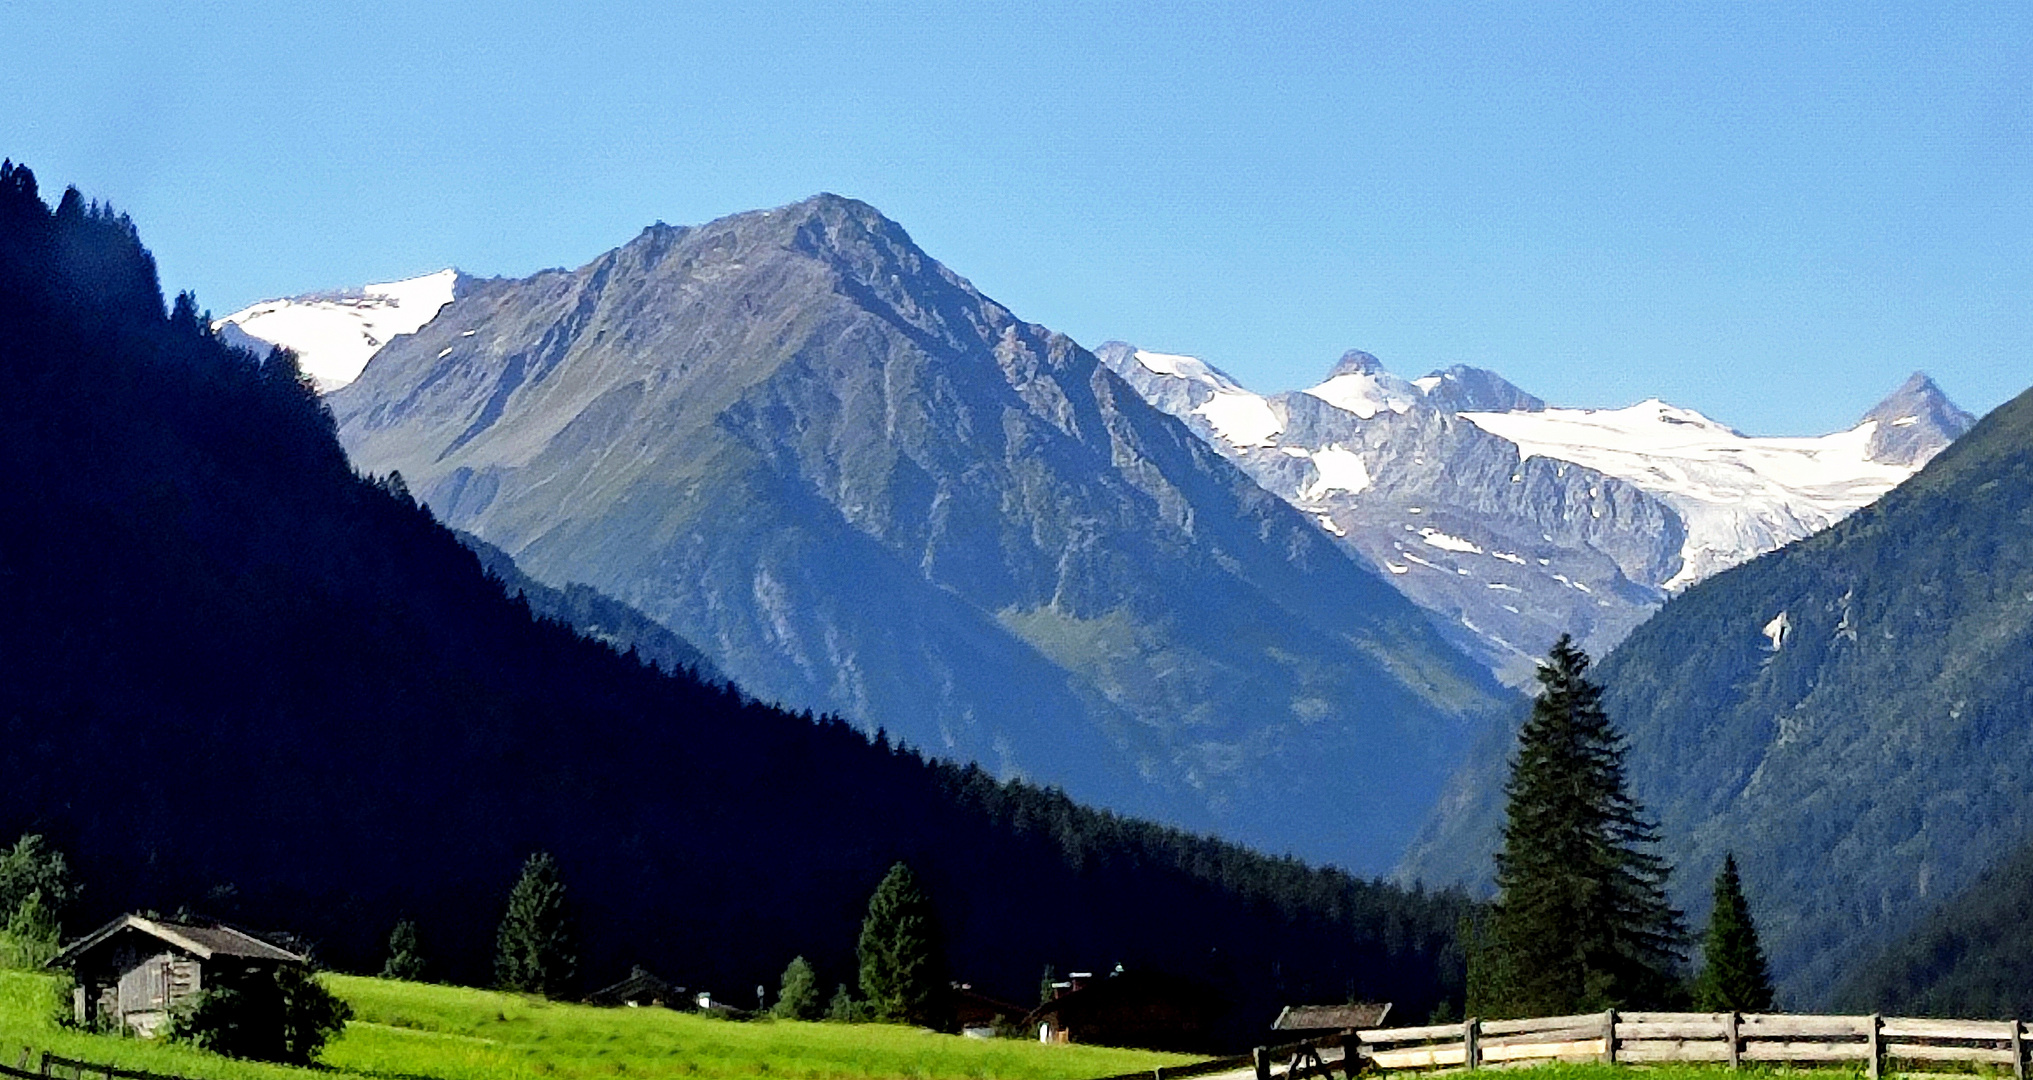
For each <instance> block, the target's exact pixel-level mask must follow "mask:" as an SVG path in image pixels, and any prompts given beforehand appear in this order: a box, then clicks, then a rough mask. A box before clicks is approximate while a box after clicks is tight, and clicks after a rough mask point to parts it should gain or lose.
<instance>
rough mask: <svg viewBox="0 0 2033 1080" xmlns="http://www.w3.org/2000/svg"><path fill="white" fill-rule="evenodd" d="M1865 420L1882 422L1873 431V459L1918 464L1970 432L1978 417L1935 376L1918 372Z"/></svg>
mask: <svg viewBox="0 0 2033 1080" xmlns="http://www.w3.org/2000/svg"><path fill="white" fill-rule="evenodd" d="M1864 421H1865V422H1870V421H1876V422H1877V425H1878V426H1877V429H1876V430H1875V431H1873V432H1872V433H1871V446H1870V455H1871V460H1872V461H1882V462H1887V463H1890V464H1895V465H1918V464H1924V463H1925V462H1926V461H1927V459H1928V458H1931V457H1933V456H1934V455H1935V454H1938V453H1940V452H1941V448H1942V447H1944V446H1947V445H1948V444H1949V443H1951V442H1953V441H1954V440H1955V439H1956V437H1957V436H1960V435H1961V434H1962V433H1963V432H1965V431H1968V430H1969V429H1970V425H1971V424H1974V423H1976V417H1973V416H1971V415H1970V414H1968V413H1966V412H1964V411H1962V410H1961V409H1958V408H1956V406H1955V403H1954V402H1952V401H1950V400H1948V395H1947V394H1944V393H1942V392H1941V388H1940V387H1939V386H1936V385H1934V380H1933V379H1930V378H1928V377H1927V374H1926V373H1925V372H1921V371H1916V372H1914V373H1913V374H1912V375H1911V376H1909V377H1908V378H1907V379H1906V381H1905V382H1904V383H1903V384H1901V385H1900V387H1899V388H1898V389H1897V390H1894V391H1892V393H1891V396H1889V397H1887V398H1886V399H1885V400H1883V401H1880V402H1878V404H1877V405H1876V406H1875V407H1874V408H1872V409H1871V411H1870V412H1867V413H1865V414H1864Z"/></svg>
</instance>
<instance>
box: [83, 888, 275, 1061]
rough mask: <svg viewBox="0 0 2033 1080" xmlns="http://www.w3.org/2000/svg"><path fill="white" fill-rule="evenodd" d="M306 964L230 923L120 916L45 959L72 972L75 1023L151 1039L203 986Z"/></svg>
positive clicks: (224, 983)
mask: <svg viewBox="0 0 2033 1080" xmlns="http://www.w3.org/2000/svg"><path fill="white" fill-rule="evenodd" d="M306 962H307V961H306V960H305V959H304V958H303V957H302V956H299V955H297V954H296V953H293V952H290V951H289V950H287V949H282V948H278V947H276V946H274V945H271V944H269V943H268V942H266V941H263V940H261V939H260V938H257V937H255V936H254V935H252V934H248V933H245V932H243V931H240V930H235V929H233V928H232V927H228V926H219V925H202V924H194V923H179V922H169V921H167V920H164V919H148V918H143V917H142V916H139V915H122V916H121V917H119V918H117V919H114V920H113V921H112V922H110V923H107V924H106V925H105V926H102V927H100V928H99V929H97V930H95V931H93V932H92V933H90V934H87V935H85V936H84V937H83V938H81V939H79V940H77V941H75V942H72V943H71V945H70V946H69V947H68V948H66V949H64V950H63V951H62V952H60V953H58V954H57V955H56V958H55V959H54V960H51V961H50V962H49V964H50V966H51V967H61V968H69V969H70V970H71V972H72V974H73V975H74V977H75V982H74V985H73V986H72V989H71V1009H72V1013H73V1014H74V1016H75V1018H76V1020H77V1022H78V1023H80V1024H97V1023H110V1024H113V1025H116V1026H118V1027H121V1028H126V1029H131V1030H133V1031H134V1032H135V1033H137V1034H139V1035H141V1036H143V1037H150V1036H153V1035H155V1034H156V1033H157V1032H159V1031H160V1030H161V1029H162V1027H163V1025H164V1024H165V1023H167V1022H168V1020H169V1017H170V1011H171V1010H172V1009H174V1008H176V1006H177V1005H178V1003H180V1002H183V1001H185V1000H188V999H190V998H192V997H195V996H197V995H198V994H199V993H201V992H203V991H204V990H205V989H206V988H207V987H215V986H231V985H234V984H235V983H237V982H239V981H241V980H244V979H248V978H253V977H258V976H261V975H264V974H268V973H271V972H273V971H274V969H275V968H276V967H277V966H278V965H281V964H303V963H306Z"/></svg>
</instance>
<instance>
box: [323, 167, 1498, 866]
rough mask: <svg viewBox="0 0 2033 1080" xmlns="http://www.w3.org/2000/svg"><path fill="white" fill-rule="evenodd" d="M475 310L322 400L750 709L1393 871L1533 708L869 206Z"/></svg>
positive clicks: (1303, 522) (801, 218) (365, 439)
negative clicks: (835, 722)
mask: <svg viewBox="0 0 2033 1080" xmlns="http://www.w3.org/2000/svg"><path fill="white" fill-rule="evenodd" d="M455 283H456V288H455V292H456V294H457V298H456V299H455V300H453V301H452V302H451V303H449V304H446V305H445V306H444V307H443V308H442V310H440V311H438V312H437V313H436V316H435V317H434V318H432V319H430V320H429V321H428V322H426V323H424V324H423V325H422V326H421V327H419V328H418V329H417V330H416V331H415V332H413V333H410V334H407V335H403V336H399V337H396V338H394V339H392V340H391V341H389V342H388V343H386V344H385V345H383V346H382V347H381V348H380V350H379V351H378V352H376V353H375V354H374V356H373V359H372V362H370V363H368V364H367V365H366V367H365V369H364V370H363V371H362V372H361V373H360V375H359V377H358V378H357V379H356V380H354V381H352V382H351V383H349V384H348V385H346V386H344V387H342V388H340V389H338V390H336V391H334V392H332V393H331V394H329V395H327V396H326V399H325V400H326V402H327V403H328V405H329V406H330V408H331V409H332V412H333V414H334V416H335V417H336V418H337V421H338V425H339V436H340V438H341V440H342V441H343V442H344V444H345V446H346V448H347V451H348V453H349V455H350V456H351V458H352V460H353V461H354V462H355V464H356V465H357V466H358V467H360V468H363V469H366V470H369V471H372V472H376V473H388V472H399V473H400V474H401V475H402V477H403V478H404V480H405V482H406V483H407V485H408V487H409V489H410V490H413V491H414V492H416V493H417V495H418V497H419V498H420V499H422V500H423V501H424V502H425V503H426V504H427V505H429V506H430V507H431V509H432V510H433V512H434V513H436V514H437V515H438V516H439V517H440V518H441V519H442V520H444V521H445V522H446V523H448V524H450V525H452V526H454V527H456V528H459V529H462V530H466V531H468V532H471V533H472V534H474V535H476V536H478V537H479V538H481V539H482V540H485V541H486V542H488V543H490V544H493V545H496V546H498V547H499V548H501V549H502V550H504V551H506V552H507V553H508V554H509V555H510V556H512V557H513V558H514V560H515V561H516V562H517V563H518V564H520V565H521V566H522V567H523V568H524V569H526V570H528V571H529V572H530V573H531V574H532V575H534V576H535V577H537V578H538V579H540V580H545V581H550V582H554V583H556V582H564V581H578V582H584V583H585V584H587V585H590V586H592V587H593V588H595V589H598V590H600V591H602V592H604V593H607V594H609V595H612V596H614V597H615V598H617V599H618V600H621V601H623V602H625V603H627V604H630V605H632V606H634V607H636V608H639V609H640V610H642V611H644V612H645V613H647V614H649V615H650V616H651V617H653V618H655V619H657V620H658V621H659V622H661V623H663V624H664V625H666V626H667V627H669V628H671V629H672V630H673V631H675V632H677V633H678V634H679V635H680V636H681V637H683V638H685V639H686V640H688V641H690V642H692V643H694V644H696V645H697V646H698V647H699V648H700V649H702V650H703V651H704V652H705V653H706V654H707V655H708V656H709V657H711V659H712V660H713V662H714V664H715V665H716V666H717V667H718V668H719V670H720V671H722V672H723V673H724V674H725V675H726V676H727V677H729V678H730V679H732V680H733V681H734V682H735V683H736V684H737V685H738V686H740V687H741V688H742V690H743V691H744V692H746V693H749V694H753V695H755V696H757V697H760V698H762V699H764V700H770V701H776V702H781V703H783V704H784V705H786V706H787V707H790V708H794V709H809V710H812V711H814V712H818V713H830V714H835V715H839V716H841V717H844V718H846V719H848V720H849V721H851V722H852V723H854V724H855V725H857V726H859V727H861V728H862V729H863V730H866V731H871V732H872V731H874V730H875V729H877V728H878V727H880V728H882V729H885V730H886V732H887V734H888V735H889V736H890V737H892V738H901V739H903V740H905V741H907V742H909V743H910V744H912V745H914V746H918V747H923V748H925V749H927V750H929V751H931V752H933V753H937V754H940V755H942V756H951V757H956V758H961V759H965V760H973V761H978V762H981V763H983V764H984V765H985V766H987V767H989V768H991V769H992V770H994V771H995V772H996V773H997V774H998V775H1004V776H1025V777H1031V778H1034V779H1037V780H1040V781H1043V782H1049V783H1053V784H1057V785H1062V786H1063V787H1064V788H1065V789H1066V790H1067V791H1068V792H1070V793H1072V794H1074V795H1075V796H1078V797H1080V798H1083V799H1089V800H1092V801H1095V802H1098V803H1100V804H1101V805H1105V806H1109V807H1113V808H1115V809H1118V810H1122V811H1125V812H1136V813H1144V814H1150V815H1154V816H1157V817H1159V818H1160V819H1161V820H1165V821H1170V822H1175V823H1179V824H1181V825H1184V826H1186V827H1190V828H1194V829H1202V830H1214V831H1219V832H1220V833H1221V834H1222V835H1223V836H1226V837H1231V838H1234V839H1237V840H1240V841H1243V842H1246V843H1250V844H1253V845H1257V846H1261V847H1263V848H1266V849H1269V850H1272V851H1289V852H1294V853H1298V854H1301V855H1304V856H1306V857H1308V858H1312V859H1317V860H1324V861H1330V862H1334V863H1337V864H1340V865H1344V866H1350V867H1354V868H1358V869H1362V870H1367V871H1372V872H1375V871H1381V870H1384V869H1387V868H1388V867H1389V866H1390V865H1391V863H1392V862H1393V861H1394V860H1395V858H1396V857H1397V854H1398V853H1399V851H1400V850H1401V849H1402V848H1403V845H1404V844H1405V843H1406V842H1407V841H1408V840H1409V838H1410V836H1411V834H1412V832H1413V830H1414V829H1415V828H1416V827H1417V824H1418V822H1419V821H1420V820H1422V818H1423V816H1424V814H1425V812H1426V809H1427V807H1428V806H1430V804H1431V802H1432V800H1433V799H1434V798H1436V797H1437V794H1438V791H1439V788H1440V785H1441V784H1442V783H1443V782H1444V780H1445V778H1446V776H1447V775H1448V774H1449V773H1451V771H1452V769H1453V768H1454V767H1455V765H1456V764H1457V762H1458V761H1459V758H1460V754H1461V752H1462V748H1463V747H1464V746H1465V745H1467V743H1468V742H1469V741H1470V740H1471V739H1472V738H1473V736H1474V734H1475V733H1476V732H1478V731H1480V730H1483V729H1484V728H1487V727H1489V726H1491V725H1492V724H1494V723H1496V722H1497V721H1496V718H1497V717H1498V716H1500V714H1501V713H1502V711H1503V710H1504V709H1506V708H1508V707H1509V703H1510V701H1511V695H1510V694H1509V693H1508V692H1507V691H1505V690H1504V688H1502V687H1501V686H1500V685H1499V684H1497V683H1496V682H1495V680H1494V679H1492V678H1491V677H1490V675H1489V674H1488V672H1487V671H1485V670H1483V669H1482V668H1481V667H1480V666H1479V665H1478V664H1476V663H1475V662H1473V661H1472V660H1470V659H1469V658H1467V657H1466V656H1464V655H1463V654H1462V653H1460V652H1459V651H1458V650H1457V649H1455V648H1454V647H1452V646H1451V645H1450V644H1449V643H1448V642H1447V641H1446V640H1445V638H1444V637H1443V636H1442V635H1441V634H1439V633H1438V632H1437V631H1436V630H1435V628H1434V627H1433V625H1432V624H1431V622H1430V620H1429V619H1428V618H1427V617H1426V615H1425V613H1424V612H1423V611H1422V610H1421V609H1419V608H1418V607H1416V606H1414V605H1413V604H1411V603H1410V602H1408V601H1407V600H1406V599H1405V598H1404V597H1403V596H1402V595H1401V594H1400V593H1398V592H1397V591H1396V590H1395V589H1393V588H1392V587H1391V586H1390V585H1389V584H1388V583H1386V582H1385V581H1383V580H1382V579H1381V578H1380V577H1379V576H1378V575H1376V574H1375V573H1373V572H1371V571H1370V570H1368V569H1367V568H1365V567H1363V566H1361V565H1359V564H1357V563H1356V562H1355V561H1353V560H1351V559H1349V558H1347V557H1346V555H1345V554H1344V553H1343V551H1342V550H1341V549H1340V547H1339V546H1338V545H1337V544H1336V542H1335V541H1334V538H1333V537H1332V536H1330V535H1329V534H1327V533H1325V532H1323V531H1322V530H1321V529H1320V528H1319V527H1318V526H1317V525H1316V524H1315V523H1314V522H1313V521H1312V520H1310V519H1308V518H1307V517H1305V516H1303V515H1302V514H1301V513H1299V512H1298V511H1297V510H1295V509H1293V508H1292V507H1291V506H1289V505H1287V504H1286V503H1285V502H1283V501H1282V500H1280V499H1278V498H1276V497H1275V496H1273V495H1271V494H1270V493H1268V492H1266V491H1265V490H1263V488H1261V487H1260V486H1258V484H1257V483H1256V482H1255V481H1253V480H1251V479H1250V478H1249V477H1248V476H1247V475H1245V474H1244V473H1243V472H1242V471H1240V470H1239V469H1238V468H1236V466H1235V465H1234V464H1233V463H1231V462H1230V461H1228V460H1227V459H1226V458H1224V457H1223V456H1221V455H1220V454H1218V453H1216V452H1214V450H1212V449H1211V448H1210V447H1208V446H1207V445H1206V444H1205V443H1204V442H1202V441H1201V440H1200V439H1199V438H1197V437H1196V436H1194V435H1193V434H1191V433H1190V432H1189V431H1187V430H1186V428H1185V427H1184V426H1183V425H1181V424H1180V423H1179V422H1178V421H1176V420H1175V419H1173V418H1172V417H1169V416H1167V415H1165V414H1163V413H1162V412H1160V411H1158V410H1156V409H1154V408H1152V407H1151V406H1150V405H1148V404H1147V403H1146V402H1145V401H1144V400H1143V399H1142V398H1140V397H1139V396H1138V395H1137V394H1136V393H1135V392H1134V391H1133V390H1131V389H1130V388H1129V387H1128V386H1127V385H1125V384H1124V383H1123V382H1122V381H1121V380H1120V379H1119V378H1118V377H1117V376H1116V375H1115V374H1113V373H1112V372H1111V371H1110V370H1109V369H1108V368H1107V367H1106V366H1105V365H1103V364H1102V363H1101V362H1100V361H1099V360H1097V359H1096V358H1095V357H1094V356H1093V355H1092V354H1091V353H1089V352H1087V351H1086V350H1085V349H1082V348H1081V347H1080V346H1079V345H1077V344H1076V343H1074V342H1073V341H1071V340H1070V339H1068V338H1066V337H1064V336H1063V335H1060V334H1056V333H1054V332H1052V331H1050V330H1048V329H1046V328H1044V327H1040V326H1037V325H1034V324H1030V323H1026V322H1023V321H1022V320H1020V319H1018V318H1016V317H1015V316H1014V315H1012V314H1011V313H1010V312H1009V311H1007V310H1006V309H1005V308H1003V307H1002V306H1001V305H999V304H997V303H995V302H994V301H993V300H991V299H989V298H987V297H985V296H983V295H981V294H980V293H979V292H978V291H976V290H975V289H974V288H973V287H972V286H971V285H969V284H968V283H967V282H966V281H965V280H964V279H963V278H961V277H959V276H958V275H957V274H954V273H953V272H952V271H950V270H948V269H947V268H945V267H944V266H942V265H940V264H939V263H938V262H937V261H936V260H934V259H932V258H931V257H930V256H929V255H927V254H925V253H924V252H923V251H922V250H920V249H919V248H918V247H917V246H916V244H914V243H913V242H912V241H911V239H910V237H909V236H908V234H906V233H905V232H904V230H903V229H902V228H901V227H900V226H898V225H897V224H896V223H894V222H892V221H890V220H888V219H886V218H884V217H883V216H882V215H880V214H879V213H877V212H876V211H875V210H874V209H872V208H870V207H868V206H867V205H866V204H863V203H859V202H856V201H854V200H851V199H844V198H839V197H836V196H819V197H816V198H813V199H810V200H807V201H805V202H802V203H798V204H795V205H792V206H787V207H781V208H778V209H776V210H771V211H760V212H754V213H748V214H740V215H735V216H733V217H729V218H725V219H722V220H720V221H716V222H712V223H710V224H707V225H703V226H698V227H672V226H666V225H657V226H653V227H651V228H649V229H646V230H644V231H643V232H642V234H641V235H639V236H637V237H636V238H635V239H634V240H632V241H630V242H629V243H627V244H625V245H623V246H622V247H620V248H617V249H615V250H614V251H611V252H609V253H607V254H605V255H603V256H601V257H600V258H598V259H595V260H594V261H593V262H591V263H589V264H587V265H586V266H584V267H581V268H579V269H577V270H557V271H546V272H543V273H540V274H537V275H535V276H532V277H529V278H524V279H519V280H505V279H490V280H478V279H471V278H460V279H455Z"/></svg>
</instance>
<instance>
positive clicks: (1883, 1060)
mask: <svg viewBox="0 0 2033 1080" xmlns="http://www.w3.org/2000/svg"><path fill="white" fill-rule="evenodd" d="M2029 1043H2033V1028H2029V1026H2028V1025H2026V1024H2024V1023H2022V1022H2020V1021H2018V1020H1927V1019H1918V1018H1911V1017H1897V1016H1804V1015H1764V1014H1757V1013H1661V1012H1630V1013H1619V1012H1616V1011H1615V1010H1611V1011H1609V1012H1601V1013H1584V1014H1582V1015H1579V1016H1546V1017H1539V1018H1537V1019H1532V1020H1489V1021H1481V1020H1469V1021H1467V1022H1466V1023H1461V1024H1429V1025H1426V1026H1423V1027H1401V1028H1371V1029H1365V1030H1360V1031H1350V1032H1345V1033H1343V1034H1340V1035H1330V1036H1328V1037H1326V1038H1321V1039H1309V1040H1305V1041H1301V1042H1294V1043H1286V1044H1284V1045H1281V1046H1259V1047H1257V1048H1256V1050H1255V1052H1254V1053H1252V1054H1251V1055H1250V1056H1249V1057H1244V1058H1220V1059H1217V1060H1213V1061H1205V1062H1199V1063H1197V1064H1193V1065H1183V1066H1172V1067H1168V1068H1164V1069H1158V1070H1156V1072H1155V1073H1148V1072H1145V1073H1129V1074H1126V1075H1124V1076H1119V1077H1107V1078H1105V1080H1184V1078H1186V1077H1194V1076H1212V1075H1214V1074H1221V1073H1232V1074H1238V1075H1237V1077H1236V1080H1247V1077H1248V1074H1249V1073H1250V1072H1254V1073H1255V1074H1256V1075H1255V1080H1309V1078H1312V1077H1331V1076H1333V1075H1334V1074H1335V1073H1340V1074H1342V1075H1343V1076H1346V1077H1353V1076H1355V1075H1356V1074H1357V1073H1360V1072H1365V1071H1369V1070H1372V1069H1375V1070H1381V1071H1390V1070H1399V1069H1409V1070H1416V1071H1421V1072H1455V1071H1458V1070H1462V1069H1481V1068H1503V1067H1508V1066H1515V1065H1529V1064H1533V1063H1536V1062H1542V1061H1573V1062H1583V1061H1602V1062H1612V1063H1614V1062H1631V1063H1647V1064H1649V1063H1654V1062H1661V1061H1691V1062H1713V1063H1715V1064H1719V1065H1728V1066H1729V1067H1730V1068H1732V1069H1736V1068H1741V1067H1742V1066H1743V1064H1744V1063H1745V1062H1753V1063H1768V1062H1788V1063H1794V1064H1829V1063H1840V1062H1858V1063H1861V1064H1863V1066H1864V1071H1865V1074H1866V1075H1867V1076H1869V1077H1871V1078H1872V1080H1878V1078H1880V1077H1883V1076H1884V1075H1885V1073H1886V1072H1887V1071H1888V1066H1890V1065H1893V1064H1897V1065H1901V1066H1905V1068H1903V1069H1902V1070H1901V1071H1905V1072H1914V1071H1924V1070H1923V1069H1916V1068H1914V1066H1925V1065H1938V1064H1976V1065H1989V1066H1993V1067H2001V1066H2010V1067H2011V1070H2012V1077H2013V1080H2027V1078H2026V1070H2027V1049H2028V1045H2029ZM1224 1080H1228V1078H1226V1077H1224Z"/></svg>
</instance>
